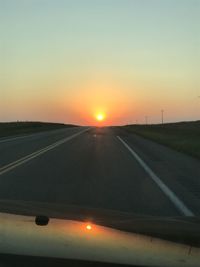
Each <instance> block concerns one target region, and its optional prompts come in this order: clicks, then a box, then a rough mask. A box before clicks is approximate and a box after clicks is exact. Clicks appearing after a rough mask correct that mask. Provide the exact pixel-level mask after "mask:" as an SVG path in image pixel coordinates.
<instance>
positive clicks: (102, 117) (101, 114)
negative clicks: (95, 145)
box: [96, 113, 105, 121]
mask: <svg viewBox="0 0 200 267" xmlns="http://www.w3.org/2000/svg"><path fill="white" fill-rule="evenodd" d="M104 119H105V115H104V114H103V113H98V114H97V115H96V120H97V121H103V120H104Z"/></svg>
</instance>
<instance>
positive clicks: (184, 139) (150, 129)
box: [123, 121, 200, 158]
mask: <svg viewBox="0 0 200 267" xmlns="http://www.w3.org/2000/svg"><path fill="white" fill-rule="evenodd" d="M123 128H124V129H126V130H128V131H129V132H133V133H136V134H138V135H141V136H143V137H145V138H148V139H151V140H153V141H156V142H158V143H160V144H163V145H166V146H169V147H171V148H173V149H175V150H177V151H180V152H184V153H187V154H189V155H192V156H194V157H197V158H200V121H194V122H178V123H167V124H155V125H127V126H124V127H123Z"/></svg>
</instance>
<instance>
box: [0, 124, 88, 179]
mask: <svg viewBox="0 0 200 267" xmlns="http://www.w3.org/2000/svg"><path fill="white" fill-rule="evenodd" d="M89 129H90V128H87V129H85V130H83V131H80V132H78V133H75V134H73V135H71V136H69V137H66V138H64V139H61V140H59V141H57V142H55V143H53V144H51V145H49V146H47V147H45V148H42V149H40V150H37V151H35V152H33V153H31V154H29V155H27V156H25V157H23V158H20V159H18V160H16V161H13V162H11V163H9V164H7V165H5V166H3V167H1V168H0V175H2V174H4V173H6V172H9V171H11V170H13V169H15V168H16V167H18V166H20V165H22V164H24V163H26V162H28V161H30V160H32V159H34V158H36V157H38V156H40V155H42V154H44V153H46V152H47V151H49V150H52V149H54V148H56V147H58V146H60V145H62V144H64V143H66V142H68V141H69V140H71V139H73V138H75V137H77V136H78V135H80V134H82V133H84V132H86V131H88V130H89Z"/></svg>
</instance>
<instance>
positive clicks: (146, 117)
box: [145, 116, 148, 125]
mask: <svg viewBox="0 0 200 267" xmlns="http://www.w3.org/2000/svg"><path fill="white" fill-rule="evenodd" d="M145 122H146V125H147V124H148V116H145Z"/></svg>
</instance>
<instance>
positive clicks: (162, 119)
mask: <svg viewBox="0 0 200 267" xmlns="http://www.w3.org/2000/svg"><path fill="white" fill-rule="evenodd" d="M161 121H162V124H163V123H164V110H163V109H162V110H161Z"/></svg>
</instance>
